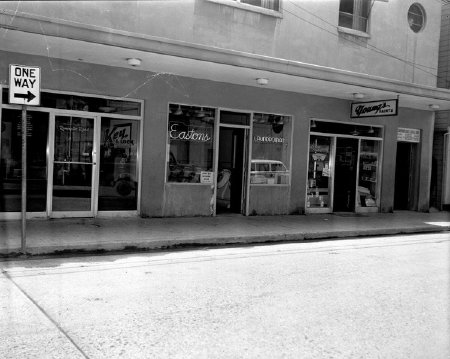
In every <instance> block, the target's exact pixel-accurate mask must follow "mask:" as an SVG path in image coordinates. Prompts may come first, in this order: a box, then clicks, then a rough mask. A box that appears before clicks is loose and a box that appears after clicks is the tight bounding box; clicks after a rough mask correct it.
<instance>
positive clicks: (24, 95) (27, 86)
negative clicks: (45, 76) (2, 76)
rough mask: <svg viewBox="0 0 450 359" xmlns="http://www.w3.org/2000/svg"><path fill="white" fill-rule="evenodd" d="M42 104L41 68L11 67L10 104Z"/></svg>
mask: <svg viewBox="0 0 450 359" xmlns="http://www.w3.org/2000/svg"><path fill="white" fill-rule="evenodd" d="M40 102H41V68H40V67H36V66H22V65H9V103H15V104H19V105H30V106H39V104H40Z"/></svg>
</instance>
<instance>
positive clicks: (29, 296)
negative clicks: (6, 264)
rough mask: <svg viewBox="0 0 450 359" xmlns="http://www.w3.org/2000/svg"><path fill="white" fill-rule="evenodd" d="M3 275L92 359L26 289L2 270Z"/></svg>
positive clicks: (82, 352) (81, 351) (85, 356)
mask: <svg viewBox="0 0 450 359" xmlns="http://www.w3.org/2000/svg"><path fill="white" fill-rule="evenodd" d="M1 271H2V274H3V275H4V276H5V278H7V279H8V280H9V281H10V282H11V283H12V284H13V285H14V286H15V287H16V288H17V289H18V290H19V291H20V292H21V293H22V294H23V295H24V296H25V297H26V298H27V299H28V300H29V301H30V302H31V303H33V304H34V305H35V306H36V308H37V309H38V310H39V311H40V312H41V313H42V314H43V315H44V316H45V317H46V318H47V319H48V320H49V321H50V322H51V323H52V324H53V325H54V326H55V327H56V328H57V329H58V330H59V332H60V333H62V334H63V335H64V336H65V337H66V338H67V340H69V342H71V343H72V345H73V346H74V347H75V348H76V349H77V350H78V351H79V352H80V354H81V355H82V356H83V358H86V359H90V358H89V356H88V355H87V354H86V353H85V352H84V351H83V349H81V347H80V346H79V345H78V344H77V343H76V342H75V341H74V340H73V339H72V338H71V337H70V335H69V334H68V333H67V332H66V331H65V330H64V329H63V328H62V327H61V325H59V324H58V322H57V321H56V320H55V319H53V318H52V317H51V315H50V314H49V313H47V311H46V310H45V309H44V308H42V307H41V306H40V305H39V304H38V303H37V302H36V301H35V300H34V299H33V298H32V297H31V295H29V294H28V293H27V292H26V291H25V289H23V288H22V287H21V286H20V285H19V284H18V283H17V282H16V281H15V280H14V279H13V278H12V277H11V276H10V275H9V273H8V272H7V271H5V270H4V269H2V270H1Z"/></svg>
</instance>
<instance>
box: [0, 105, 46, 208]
mask: <svg viewBox="0 0 450 359" xmlns="http://www.w3.org/2000/svg"><path fill="white" fill-rule="evenodd" d="M21 121H22V115H21V111H18V110H7V109H4V110H2V120H1V157H0V212H20V211H21V198H22V132H21V128H22V123H21ZM47 136H48V113H43V112H33V111H28V112H27V211H29V212H43V211H45V209H46V200H47V157H46V149H47Z"/></svg>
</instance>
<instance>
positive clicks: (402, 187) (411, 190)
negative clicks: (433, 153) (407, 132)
mask: <svg viewBox="0 0 450 359" xmlns="http://www.w3.org/2000/svg"><path fill="white" fill-rule="evenodd" d="M416 166H417V144H416V143H409V142H398V143H397V158H396V166H395V194H394V210H415V209H416V207H417V196H416V192H417V181H416V173H417V171H416Z"/></svg>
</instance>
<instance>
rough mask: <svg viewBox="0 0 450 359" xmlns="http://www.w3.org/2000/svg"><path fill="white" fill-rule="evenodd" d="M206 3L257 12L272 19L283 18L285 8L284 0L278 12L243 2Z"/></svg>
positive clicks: (222, 0) (239, 0)
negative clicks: (283, 5)
mask: <svg viewBox="0 0 450 359" xmlns="http://www.w3.org/2000/svg"><path fill="white" fill-rule="evenodd" d="M206 1H208V2H212V3H216V4H220V5H226V6H230V7H234V8H238V9H242V10H247V11H251V12H255V13H260V14H263V15H268V16H272V17H276V18H282V17H283V15H282V8H283V7H282V0H279V4H278V10H273V9H268V8H265V7H262V6H257V5H251V4H247V3H243V2H241V0H206Z"/></svg>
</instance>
